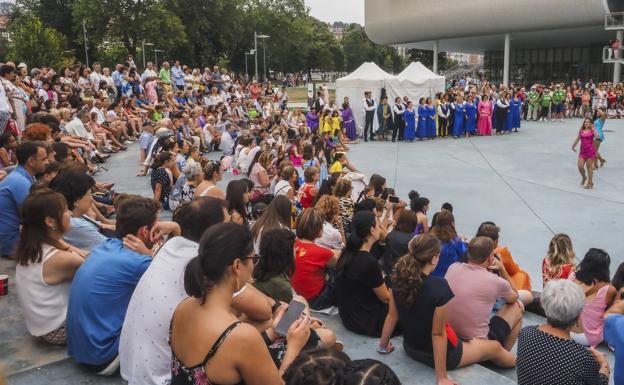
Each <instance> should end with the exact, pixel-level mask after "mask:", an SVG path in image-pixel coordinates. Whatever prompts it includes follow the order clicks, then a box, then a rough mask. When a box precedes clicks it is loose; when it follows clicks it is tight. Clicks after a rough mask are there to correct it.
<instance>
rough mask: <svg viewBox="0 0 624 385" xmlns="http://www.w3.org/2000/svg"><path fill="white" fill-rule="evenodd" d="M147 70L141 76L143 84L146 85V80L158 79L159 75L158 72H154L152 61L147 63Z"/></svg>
mask: <svg viewBox="0 0 624 385" xmlns="http://www.w3.org/2000/svg"><path fill="white" fill-rule="evenodd" d="M146 66H147V68H146V69H145V71H144V72H143V74H141V82H143V83H145V80H146V79H147V78H157V77H158V74H157V73H156V71H154V63H152V62H151V61H149V62H147V65H146Z"/></svg>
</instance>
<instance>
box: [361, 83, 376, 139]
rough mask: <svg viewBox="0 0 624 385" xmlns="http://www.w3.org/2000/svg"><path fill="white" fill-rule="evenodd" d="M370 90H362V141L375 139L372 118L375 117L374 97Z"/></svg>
mask: <svg viewBox="0 0 624 385" xmlns="http://www.w3.org/2000/svg"><path fill="white" fill-rule="evenodd" d="M371 95H372V93H371V92H370V91H366V92H364V99H363V100H362V107H363V109H364V141H365V142H368V140H369V137H368V135H370V140H375V139H374V138H373V135H374V133H373V119H375V109H376V107H375V99H373V98H372V96H371Z"/></svg>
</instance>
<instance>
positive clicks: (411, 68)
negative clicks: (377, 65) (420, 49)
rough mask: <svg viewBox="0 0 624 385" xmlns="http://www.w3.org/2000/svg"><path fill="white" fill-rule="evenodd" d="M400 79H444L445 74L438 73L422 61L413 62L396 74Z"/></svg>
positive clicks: (416, 80)
mask: <svg viewBox="0 0 624 385" xmlns="http://www.w3.org/2000/svg"><path fill="white" fill-rule="evenodd" d="M396 78H397V79H398V80H403V79H409V80H412V81H414V82H416V83H418V82H420V81H424V80H428V79H444V76H440V75H436V74H435V73H434V72H433V71H431V70H429V68H427V67H425V66H424V65H423V64H422V63H421V62H419V61H414V62H411V63H410V64H409V65H408V66H407V67H406V68H405V69H404V70H403V72H401V73H400V74H398V75H397V76H396Z"/></svg>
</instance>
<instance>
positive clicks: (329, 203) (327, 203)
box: [314, 195, 340, 222]
mask: <svg viewBox="0 0 624 385" xmlns="http://www.w3.org/2000/svg"><path fill="white" fill-rule="evenodd" d="M314 207H316V208H317V209H319V210H321V211H322V212H323V215H324V216H325V220H326V221H328V222H329V221H331V220H332V219H334V217H335V216H336V215H338V214H340V201H339V200H338V198H336V197H335V196H333V195H323V196H322V197H320V198H319V200H318V202H316V205H314Z"/></svg>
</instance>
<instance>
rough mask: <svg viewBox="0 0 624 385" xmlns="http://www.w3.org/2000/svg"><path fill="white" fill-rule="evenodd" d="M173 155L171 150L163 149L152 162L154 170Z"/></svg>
mask: <svg viewBox="0 0 624 385" xmlns="http://www.w3.org/2000/svg"><path fill="white" fill-rule="evenodd" d="M172 157H173V154H172V153H170V152H169V151H163V152H161V153H160V154H158V155H157V156H156V158H154V161H153V162H152V170H156V169H158V168H159V167H161V166H162V165H163V164H165V163H166V162H167V161H168V160H170V159H171V158H172Z"/></svg>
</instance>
